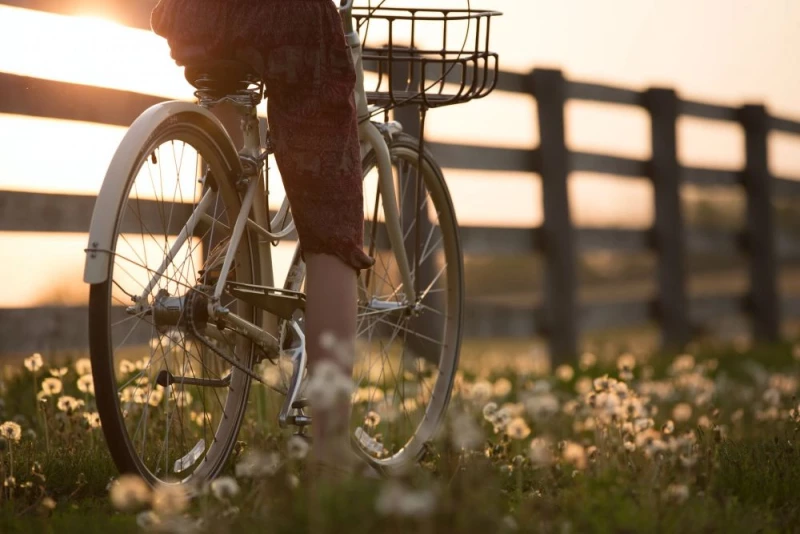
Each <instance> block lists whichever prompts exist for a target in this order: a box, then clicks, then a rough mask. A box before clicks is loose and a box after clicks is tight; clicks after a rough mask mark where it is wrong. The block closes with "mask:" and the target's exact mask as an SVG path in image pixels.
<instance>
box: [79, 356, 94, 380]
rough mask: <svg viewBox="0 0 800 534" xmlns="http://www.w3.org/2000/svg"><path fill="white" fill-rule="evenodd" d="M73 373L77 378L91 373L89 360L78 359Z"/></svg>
mask: <svg viewBox="0 0 800 534" xmlns="http://www.w3.org/2000/svg"><path fill="white" fill-rule="evenodd" d="M75 372H76V373H78V376H84V375H88V374H90V373H91V372H92V361H91V360H90V359H89V358H80V359H79V360H78V361H76V362H75Z"/></svg>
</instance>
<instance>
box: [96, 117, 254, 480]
mask: <svg viewBox="0 0 800 534" xmlns="http://www.w3.org/2000/svg"><path fill="white" fill-rule="evenodd" d="M132 143H133V141H129V140H128V139H127V137H126V139H124V140H123V142H122V145H121V146H120V148H119V151H118V154H119V153H123V152H125V153H135V154H138V157H137V158H136V159H135V161H134V163H133V165H132V166H131V167H130V169H128V170H127V175H126V176H119V177H113V176H112V177H109V178H107V179H124V180H126V182H125V184H126V185H125V191H127V193H126V194H125V195H124V196H123V200H122V202H121V204H120V205H119V206H97V207H96V209H97V210H103V209H107V210H108V209H110V210H116V211H115V213H114V217H113V220H114V221H115V229H114V239H113V247H112V250H111V254H112V261H110V262H109V273H108V279H107V280H106V281H105V282H103V283H98V284H93V285H92V286H91V290H90V303H89V336H90V350H91V360H92V373H93V376H94V383H95V392H96V397H97V407H98V412H99V414H100V419H101V422H102V428H103V432H104V434H105V437H106V441H107V443H108V447H109V450H110V452H111V456H112V458H113V459H114V462H115V463H116V465H117V467H118V469H119V470H120V471H121V472H132V473H138V474H139V475H141V476H142V477H143V478H145V479H146V480H147V481H148V482H150V483H151V484H156V483H160V482H187V481H189V480H194V481H197V480H205V479H209V478H212V477H214V476H215V475H216V474H218V473H219V472H220V470H221V469H222V468H223V467H224V465H225V462H226V460H227V459H228V457H229V456H230V453H231V451H232V449H233V447H234V445H235V440H236V436H237V434H238V431H239V427H240V425H241V422H242V417H243V415H244V412H245V408H246V404H247V397H248V392H249V389H250V377H249V376H248V375H247V373H245V372H244V371H242V370H240V369H238V368H237V367H236V366H233V365H231V364H230V363H228V361H227V360H226V359H224V358H222V357H220V356H219V352H221V353H222V354H225V355H226V356H227V357H228V358H229V359H232V360H233V361H236V362H237V363H238V364H239V365H241V366H242V367H244V368H246V369H251V368H252V367H253V363H254V358H255V350H254V347H253V344H252V343H251V342H250V341H249V340H248V339H246V338H245V337H243V336H240V335H237V334H235V333H232V332H230V331H228V330H225V329H223V328H221V327H218V326H217V325H214V324H210V323H209V322H208V317H207V312H206V309H207V308H206V305H207V302H208V299H209V297H208V294H209V293H210V292H211V289H210V288H211V287H212V286H213V283H214V281H215V276H216V274H218V270H217V269H215V267H214V265H217V264H212V260H211V259H210V258H209V254H208V251H209V249H212V248H213V247H215V245H216V246H218V250H220V252H221V253H222V254H221V255H222V256H223V257H224V251H225V245H224V243H225V237H226V236H227V235H228V234H229V232H230V230H231V229H232V228H233V225H234V221H235V220H236V217H237V215H238V213H239V211H240V206H241V202H240V198H239V194H238V193H237V191H236V189H235V187H234V186H233V184H232V182H231V181H230V178H231V171H232V169H235V168H237V165H238V162H234V161H230V160H231V159H232V157H235V151H233V150H229V151H227V152H226V151H223V149H222V148H221V147H224V146H226V144H227V145H230V141H228V140H227V138H226V136H225V134H224V132H223V131H221V130H220V129H219V128H218V127H217V126H215V125H214V124H212V123H211V122H210V121H209V120H208V119H206V118H204V117H203V116H202V115H200V114H199V113H181V114H178V115H173V116H170V117H168V118H166V119H164V120H163V121H162V122H161V123H160V124H158V125H156V126H155V127H154V129H153V131H152V134H151V135H150V136H149V139H148V141H147V145H146V146H128V145H130V144H132ZM203 198H205V199H206V200H205V201H204V205H208V209H207V210H206V213H207V217H205V218H204V219H203V221H202V223H201V224H200V225H199V226H198V227H197V228H196V229H195V231H194V232H192V235H191V236H190V237H189V238H188V239H187V240H186V242H185V243H184V244H183V245H182V246H180V248H179V249H177V250H171V249H174V245H175V243H176V240H177V236H178V235H179V233H180V231H181V230H182V229H183V228H184V226H185V225H186V224H187V221H189V219H190V217H192V215H193V214H194V213H195V211H196V210H197V209H198V206H199V204H200V203H201V199H203ZM214 255H215V254H214V253H213V252H212V253H211V256H214ZM206 262H208V263H206ZM229 280H232V281H236V282H244V283H252V284H258V283H259V282H260V270H259V265H258V260H257V254H256V253H255V242H254V239H251V237H250V236H249V235H248V234H247V233H245V235H244V237H243V238H242V240H241V244H240V246H239V247H238V249H237V250H236V254H235V259H234V266H233V269H232V273H231V276H230V277H229ZM149 285H152V288H151V289H149V290H148V286H149ZM142 296H143V297H144V298H142ZM222 304H223V305H224V306H227V307H228V308H229V309H230V310H231V311H232V312H234V313H236V314H238V315H239V316H241V317H243V318H245V319H247V320H249V321H251V322H256V321H257V317H256V316H257V313H258V312H257V311H256V310H255V309H254V308H253V307H252V306H249V305H247V304H246V303H243V302H241V301H238V300H235V299H233V298H232V297H230V296H226V295H223V301H222ZM198 333H199V334H200V335H198ZM187 382H191V383H187Z"/></svg>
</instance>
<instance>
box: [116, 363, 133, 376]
mask: <svg viewBox="0 0 800 534" xmlns="http://www.w3.org/2000/svg"><path fill="white" fill-rule="evenodd" d="M134 371H136V365H135V364H134V363H133V362H131V361H129V360H122V361H121V362H119V372H120V373H122V374H123V375H129V374H131V373H133V372H134Z"/></svg>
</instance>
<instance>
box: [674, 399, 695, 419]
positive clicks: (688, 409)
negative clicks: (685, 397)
mask: <svg viewBox="0 0 800 534" xmlns="http://www.w3.org/2000/svg"><path fill="white" fill-rule="evenodd" d="M672 418H673V419H674V420H675V421H678V422H679V423H685V422H686V421H688V420H689V419H691V418H692V406H691V405H690V404H687V403H685V402H682V403H680V404H676V405H675V407H674V408H673V409H672Z"/></svg>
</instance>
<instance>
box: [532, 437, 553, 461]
mask: <svg viewBox="0 0 800 534" xmlns="http://www.w3.org/2000/svg"><path fill="white" fill-rule="evenodd" d="M528 456H529V457H530V459H531V462H533V464H534V465H537V466H540V467H544V466H548V465H550V464H552V463H553V453H552V452H551V450H550V443H549V442H548V441H547V440H546V439H544V438H534V439H533V440H531V445H530V450H529V451H528Z"/></svg>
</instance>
